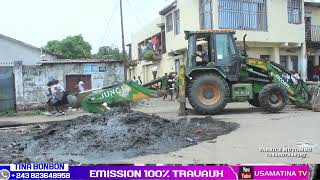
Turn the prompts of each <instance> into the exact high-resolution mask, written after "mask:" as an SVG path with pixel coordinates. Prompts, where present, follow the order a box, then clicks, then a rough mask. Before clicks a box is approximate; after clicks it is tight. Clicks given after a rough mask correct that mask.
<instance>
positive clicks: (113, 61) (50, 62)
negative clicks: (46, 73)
mask: <svg viewBox="0 0 320 180" xmlns="http://www.w3.org/2000/svg"><path fill="white" fill-rule="evenodd" d="M75 63H123V61H120V60H107V59H57V60H51V61H41V62H39V64H75Z"/></svg>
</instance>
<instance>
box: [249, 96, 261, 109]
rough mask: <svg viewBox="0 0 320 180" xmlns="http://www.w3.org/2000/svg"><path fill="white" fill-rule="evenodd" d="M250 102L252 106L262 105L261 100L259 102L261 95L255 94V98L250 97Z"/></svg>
mask: <svg viewBox="0 0 320 180" xmlns="http://www.w3.org/2000/svg"><path fill="white" fill-rule="evenodd" d="M248 102H249V104H250V105H251V106H254V107H261V105H260V102H259V96H257V95H255V97H254V99H249V100H248Z"/></svg>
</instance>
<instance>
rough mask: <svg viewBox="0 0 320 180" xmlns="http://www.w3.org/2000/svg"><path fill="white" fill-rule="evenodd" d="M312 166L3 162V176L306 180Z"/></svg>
mask: <svg viewBox="0 0 320 180" xmlns="http://www.w3.org/2000/svg"><path fill="white" fill-rule="evenodd" d="M308 178H309V166H69V165H68V164H10V165H0V180H2V179H231V180H232V179H287V180H293V179H295V180H297V179H299V180H300V179H301V180H307V179H308Z"/></svg>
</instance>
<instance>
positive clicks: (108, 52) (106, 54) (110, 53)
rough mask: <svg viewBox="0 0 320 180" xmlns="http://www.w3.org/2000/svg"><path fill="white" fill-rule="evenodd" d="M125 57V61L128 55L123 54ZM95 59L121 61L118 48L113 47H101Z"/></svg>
mask: <svg viewBox="0 0 320 180" xmlns="http://www.w3.org/2000/svg"><path fill="white" fill-rule="evenodd" d="M125 56H126V59H128V55H127V54H125ZM95 57H96V58H101V59H110V60H122V52H120V50H119V48H118V47H115V46H103V47H100V48H99V51H98V53H97V54H96V55H95Z"/></svg>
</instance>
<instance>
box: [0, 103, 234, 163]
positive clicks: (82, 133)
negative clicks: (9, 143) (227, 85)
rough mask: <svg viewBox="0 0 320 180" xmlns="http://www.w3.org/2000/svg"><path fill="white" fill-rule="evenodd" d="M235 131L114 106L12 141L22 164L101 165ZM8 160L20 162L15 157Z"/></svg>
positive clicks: (225, 126)
mask: <svg viewBox="0 0 320 180" xmlns="http://www.w3.org/2000/svg"><path fill="white" fill-rule="evenodd" d="M237 128H238V124H236V123H228V122H223V121H218V120H214V119H212V118H210V117H207V118H202V119H200V118H194V119H190V120H188V119H187V118H185V119H180V120H179V121H176V122H173V121H170V120H168V119H164V118H161V117H159V116H157V115H149V114H145V113H142V112H137V111H131V110H129V109H126V108H117V109H113V110H110V111H108V112H105V113H101V114H95V115H92V116H83V117H80V118H77V119H74V120H71V121H65V122H56V123H48V124H43V125H41V126H40V125H38V126H34V127H31V129H32V130H31V131H29V132H26V133H24V134H23V135H22V136H20V139H19V138H18V139H17V140H16V147H15V149H20V151H21V154H22V155H23V157H24V158H25V159H24V160H23V161H31V162H67V163H73V162H74V163H77V162H79V163H85V164H87V163H93V162H94V163H101V164H105V163H110V162H115V161H117V160H122V159H127V158H131V157H136V156H141V155H147V154H157V153H168V152H172V151H175V150H178V149H181V148H184V147H188V146H191V145H195V144H197V143H198V142H201V141H207V140H212V139H215V138H217V136H220V135H224V134H227V133H230V132H231V131H234V130H235V129H237ZM11 159H12V161H18V162H19V161H21V158H19V157H18V158H11ZM0 161H1V160H0ZM6 163H8V162H6Z"/></svg>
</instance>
